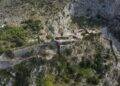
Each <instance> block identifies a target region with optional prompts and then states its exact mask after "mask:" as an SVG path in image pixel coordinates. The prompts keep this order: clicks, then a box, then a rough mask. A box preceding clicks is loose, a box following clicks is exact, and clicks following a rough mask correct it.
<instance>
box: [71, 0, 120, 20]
mask: <svg viewBox="0 0 120 86" xmlns="http://www.w3.org/2000/svg"><path fill="white" fill-rule="evenodd" d="M119 6H120V1H119V0H74V1H72V3H71V14H72V15H73V16H78V17H80V16H86V17H95V16H96V15H101V16H103V17H105V18H108V19H111V18H113V17H115V16H116V15H119V14H120V12H119V10H120V9H119Z"/></svg>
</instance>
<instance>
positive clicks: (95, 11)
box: [70, 0, 120, 41]
mask: <svg viewBox="0 0 120 86" xmlns="http://www.w3.org/2000/svg"><path fill="white" fill-rule="evenodd" d="M70 7H71V9H70V11H71V15H72V16H74V17H81V16H84V17H86V18H88V19H92V18H96V17H101V18H102V20H103V21H106V22H104V24H102V25H101V26H106V27H108V28H107V30H108V33H110V34H111V35H112V36H114V37H115V38H116V39H117V40H118V41H120V35H119V34H120V28H119V26H120V25H119V22H120V21H119V20H120V0H74V1H73V2H72V3H71V5H70Z"/></svg>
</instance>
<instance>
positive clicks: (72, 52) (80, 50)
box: [0, 0, 120, 86]
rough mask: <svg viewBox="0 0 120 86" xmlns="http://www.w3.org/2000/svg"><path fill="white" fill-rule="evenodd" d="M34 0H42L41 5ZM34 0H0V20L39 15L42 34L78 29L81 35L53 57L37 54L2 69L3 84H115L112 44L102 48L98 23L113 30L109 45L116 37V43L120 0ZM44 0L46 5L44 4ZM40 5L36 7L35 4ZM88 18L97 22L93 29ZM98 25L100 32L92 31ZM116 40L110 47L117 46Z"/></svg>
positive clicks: (118, 75) (119, 70) (119, 75)
mask: <svg viewBox="0 0 120 86" xmlns="http://www.w3.org/2000/svg"><path fill="white" fill-rule="evenodd" d="M35 1H42V2H44V1H45V2H44V4H40V3H36V2H35ZM35 1H34V0H31V1H30V0H26V1H23V0H1V4H0V13H1V14H0V15H1V22H3V23H5V22H6V23H7V24H8V25H11V24H13V25H16V26H20V23H21V21H24V20H27V19H29V18H30V19H31V18H32V19H40V20H41V19H42V20H43V23H44V24H45V26H44V27H45V29H46V30H45V31H46V33H49V34H52V35H53V36H55V37H56V36H65V35H66V34H67V36H69V35H70V34H71V33H72V34H73V33H75V32H76V30H77V31H79V30H78V29H80V30H81V29H82V30H83V33H82V36H83V38H82V39H79V40H78V42H76V43H75V44H74V43H73V44H72V45H71V47H69V48H67V49H64V51H63V52H62V56H59V55H55V56H53V58H52V59H51V60H45V59H42V58H36V57H37V56H36V57H35V59H32V60H30V61H25V62H22V63H21V64H19V65H16V66H15V67H13V68H10V69H8V70H2V71H0V72H2V73H1V75H0V76H1V77H0V78H1V83H0V84H1V85H4V84H6V86H7V85H9V84H11V85H9V86H12V85H13V83H14V84H15V85H18V84H19V85H22V86H27V85H30V86H36V85H37V86H39V85H42V86H49V85H50V86H53V83H54V84H55V86H61V84H62V86H93V85H95V86H97V85H98V86H119V85H120V83H119V79H120V62H119V59H118V64H117V65H116V61H115V59H114V57H115V56H114V53H113V52H112V50H111V48H110V47H109V48H106V47H105V46H103V45H102V44H107V42H104V43H103V41H102V40H101V35H100V33H99V32H100V28H101V27H104V26H105V27H108V28H105V30H103V31H104V32H103V33H105V35H107V34H106V33H110V34H111V36H112V37H110V40H112V41H113V44H114V43H115V40H117V42H118V43H119V39H120V38H119V32H120V31H119V15H120V13H119V10H120V9H119V8H120V7H119V6H120V1H119V0H71V2H70V3H68V5H66V4H63V1H62V0H35ZM65 1H67V0H65ZM46 2H48V3H47V4H46ZM54 2H61V3H54ZM31 3H32V4H33V5H32V4H31ZM51 4H52V5H51ZM58 4H59V5H58ZM39 5H40V7H38V6H39ZM46 5H47V6H46ZM56 5H57V6H56ZM41 6H42V7H41ZM61 7H62V9H61ZM49 8H50V9H49ZM53 8H55V9H53ZM58 8H59V11H58ZM63 8H64V9H63ZM56 9H57V10H56ZM44 10H45V11H44ZM51 10H52V11H51ZM41 11H42V12H41ZM56 12H57V13H56ZM46 20H47V21H46ZM86 22H87V23H86ZM90 22H93V23H94V22H95V23H94V24H97V23H96V22H98V23H99V24H98V25H97V27H91V26H90V25H91V24H93V23H90ZM101 22H102V23H101ZM82 24H83V25H82ZM84 25H85V26H84ZM114 28H115V29H114ZM96 29H97V31H98V33H94V32H96ZM82 30H81V31H82ZM91 30H92V31H91ZM105 31H107V32H105ZM108 37H109V36H108V35H107V37H106V36H105V38H106V39H109V38H108ZM114 38H115V39H114ZM101 41H102V43H101ZM108 42H109V41H108ZM118 43H117V44H116V43H115V44H114V45H117V46H119V45H118ZM108 44H109V43H108ZM117 46H115V47H117ZM115 52H116V51H115ZM42 57H44V56H42ZM22 68H23V69H22ZM2 74H4V76H2ZM7 74H8V75H7ZM6 75H7V76H6ZM8 76H9V77H8ZM30 81H32V82H30ZM51 82H52V83H51ZM38 83H39V84H38ZM41 83H44V84H41ZM45 84H48V85H45Z"/></svg>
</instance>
